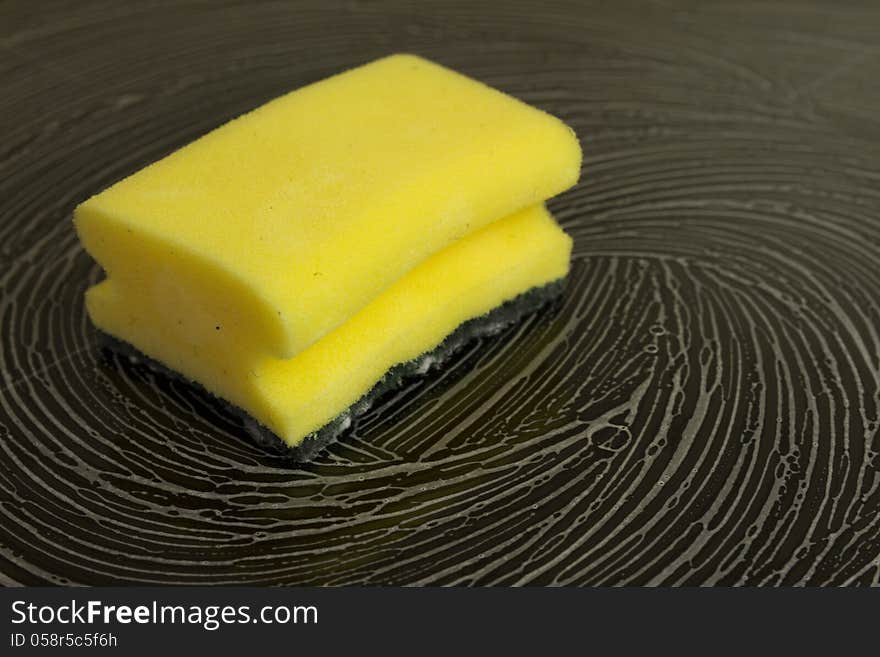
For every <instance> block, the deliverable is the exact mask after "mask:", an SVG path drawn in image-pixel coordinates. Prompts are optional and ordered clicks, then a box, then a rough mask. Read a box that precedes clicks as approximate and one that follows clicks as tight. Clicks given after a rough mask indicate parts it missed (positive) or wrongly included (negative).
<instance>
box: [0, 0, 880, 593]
mask: <svg viewBox="0 0 880 657" xmlns="http://www.w3.org/2000/svg"><path fill="white" fill-rule="evenodd" d="M672 4H673V8H674V11H670V7H666V6H663V5H659V4H658V5H657V6H653V5H652V6H651V7H648V8H645V6H644V5H640V6H638V7H636V6H635V5H632V6H630V5H628V4H627V3H621V4H619V5H616V8H614V9H612V8H609V7H607V6H602V5H599V4H596V5H595V6H589V5H587V4H583V3H581V4H579V5H569V4H565V3H560V4H558V5H553V6H548V7H547V8H546V10H545V11H542V12H541V13H540V14H536V13H535V12H534V10H532V9H530V8H529V6H528V5H527V4H522V5H521V4H518V3H511V4H508V5H505V8H504V10H503V11H501V10H499V11H495V12H489V11H483V10H481V9H478V8H474V7H472V6H471V5H470V3H464V2H462V3H443V4H442V5H438V6H436V7H433V8H432V9H431V10H430V11H429V10H425V9H424V6H425V5H424V4H422V3H420V4H419V5H418V7H419V8H421V9H417V8H416V6H415V5H409V4H406V3H389V4H385V5H384V6H383V7H382V8H381V9H380V8H377V7H374V6H373V5H371V4H368V3H357V2H353V3H348V4H345V5H343V6H341V7H340V8H339V10H338V11H337V10H327V9H321V8H320V4H319V3H315V4H314V5H313V6H311V5H309V6H306V7H303V8H301V9H300V10H299V11H296V12H293V11H291V10H290V8H289V7H284V6H279V5H269V4H265V5H263V4H261V5H251V4H248V3H241V4H238V3H232V4H231V5H229V7H228V8H227V9H226V10H225V11H224V12H210V11H208V10H207V9H206V8H203V7H198V6H189V5H181V4H173V5H170V6H166V7H152V8H146V7H142V8H140V9H139V10H137V11H136V10H134V9H132V8H121V7H119V5H116V4H106V3H101V2H90V3H78V4H77V6H76V8H73V9H72V8H70V7H68V8H67V13H66V14H63V13H61V12H62V10H61V9H59V10H57V11H58V13H57V15H56V14H55V13H54V11H55V10H52V9H47V10H46V12H45V15H43V16H42V19H41V20H40V21H39V22H37V21H36V20H35V19H34V17H33V16H30V15H29V14H28V13H27V11H26V10H25V9H22V10H21V11H20V12H17V11H16V6H15V5H14V4H13V5H10V6H8V7H6V8H4V9H3V10H2V11H9V12H10V20H9V21H8V22H7V23H6V24H5V26H4V27H2V28H0V52H2V54H3V55H4V56H3V57H2V58H0V79H2V80H3V82H4V89H6V90H7V93H5V94H3V95H0V118H2V119H3V120H2V122H0V124H2V131H3V132H2V137H3V139H2V142H0V174H2V175H0V289H2V324H0V326H2V330H0V376H2V378H0V527H2V530H0V578H2V581H3V582H4V583H7V584H16V583H21V584H53V583H54V584H58V583H73V584H116V583H147V584H150V583H199V584H202V583H205V584H300V585H302V584H446V585H487V584H545V585H567V584H667V585H668V584H834V585H844V584H846V585H854V584H862V585H877V584H878V583H880V437H878V421H880V297H878V293H877V290H880V192H878V191H877V182H878V180H880V173H878V171H877V169H876V162H877V161H878V160H877V157H876V156H877V154H878V152H880V126H878V123H877V122H876V121H877V120H876V117H873V115H872V114H871V113H870V112H869V111H868V109H867V108H870V107H876V102H875V103H874V104H873V105H872V104H871V101H872V100H873V101H880V94H878V92H877V91H876V89H874V90H873V91H872V89H871V88H870V87H869V86H867V85H865V84H863V83H864V81H865V80H869V79H873V78H872V77H871V76H870V75H868V73H866V71H873V72H874V73H876V72H877V64H878V61H880V56H878V57H875V56H874V55H875V54H876V53H874V52H873V51H872V50H871V48H872V45H871V43H870V41H871V39H872V38H874V37H873V33H872V32H871V31H868V30H867V27H865V28H864V29H860V28H859V25H864V26H867V25H871V24H872V23H871V21H872V20H873V21H874V22H873V25H876V24H877V23H876V19H877V18H878V16H877V13H876V11H874V10H871V9H870V8H867V9H865V10H864V12H865V15H856V14H855V13H853V14H852V15H849V16H847V17H845V18H846V21H849V22H851V23H852V25H851V26H850V28H848V29H846V30H843V27H839V28H838V27H836V24H835V23H833V22H830V23H829V22H828V21H827V20H826V19H827V15H826V14H827V11H830V10H825V13H823V11H820V10H819V9H816V10H814V11H811V9H810V8H811V7H812V5H811V4H809V3H803V4H802V6H801V11H799V12H798V13H797V15H795V16H794V17H792V16H791V15H790V14H787V13H785V12H781V10H779V7H777V5H779V6H782V5H785V3H774V4H773V6H771V7H768V8H766V9H761V7H758V6H752V5H750V7H751V10H750V11H754V12H757V13H758V14H760V12H761V11H766V15H759V16H757V17H754V18H749V19H747V18H736V17H732V16H729V15H727V14H725V13H724V12H725V9H723V8H721V9H700V8H698V7H696V6H695V5H694V4H693V3H687V2H683V3H672ZM25 5H26V3H21V6H22V7H24V6H25ZM872 11H874V13H873V14H870V12H872ZM780 12H781V13H780ZM841 20H842V21H843V19H841ZM846 21H843V22H846ZM846 24H847V25H849V23H846ZM835 29H841V30H842V33H836V32H835V31H834V30H835ZM817 35H819V36H821V37H822V38H818V37H817ZM742 43H748V44H749V47H748V48H742V47H739V45H738V44H740V45H741V44H742ZM817 49H818V50H820V51H821V52H820V53H819V54H817V53H816V50H817ZM399 50H414V51H417V52H420V53H421V54H424V55H425V56H428V57H431V58H435V59H437V60H438V61H441V62H443V63H446V64H448V65H450V66H453V67H455V68H459V69H461V70H463V71H465V72H467V73H470V74H472V75H475V76H477V77H479V78H481V79H483V80H485V81H486V82H487V83H489V84H492V85H495V86H498V87H500V88H502V89H505V90H506V91H509V92H511V93H513V94H515V95H517V96H519V97H521V98H523V99H524V100H526V101H528V102H531V103H533V104H536V105H538V106H541V107H543V108H545V109H547V110H548V111H551V112H553V113H555V114H557V115H559V116H560V117H562V118H563V119H564V120H566V121H567V122H568V123H570V124H571V125H573V126H574V127H575V129H576V130H577V132H578V134H579V135H580V136H581V138H582V140H583V143H584V149H585V154H586V158H585V162H584V175H583V181H582V183H581V184H580V185H579V186H578V187H577V188H576V189H574V190H573V191H571V192H569V193H567V194H565V195H563V196H562V197H560V198H558V199H555V200H554V201H553V202H552V203H551V208H552V209H553V211H554V212H555V213H556V215H557V216H558V218H559V219H560V221H561V222H562V223H563V225H564V226H565V228H566V229H567V230H568V231H569V232H570V233H571V234H572V235H573V237H574V238H575V251H574V255H573V268H572V273H571V277H570V280H569V282H568V287H567V290H566V293H565V295H564V297H563V299H562V300H561V301H560V302H559V303H557V304H556V305H555V306H553V307H552V308H551V309H549V310H548V311H547V312H544V313H542V314H541V315H538V316H534V317H531V318H529V319H528V320H526V321H525V322H523V323H521V324H520V325H517V326H514V327H510V328H508V329H506V330H504V331H503V332H502V333H501V334H500V335H497V336H493V337H491V338H486V339H482V340H479V341H477V342H474V343H472V344H470V345H469V346H468V347H467V348H466V349H465V350H464V351H463V352H462V353H460V354H458V355H457V356H456V357H455V358H454V359H453V361H451V362H450V363H448V365H447V366H446V367H445V368H443V369H442V370H441V371H439V372H434V373H432V374H430V375H429V376H427V377H426V378H424V379H420V380H417V381H413V382H411V383H409V384H408V385H407V386H406V387H405V388H404V389H403V390H401V391H399V392H397V393H394V394H390V395H387V396H385V397H383V398H382V399H381V400H380V402H379V403H378V404H377V405H376V407H374V408H373V409H372V410H371V411H370V412H369V413H368V414H367V415H365V416H363V417H362V418H360V420H359V421H358V422H357V423H356V425H355V426H354V427H353V429H352V430H351V432H350V433H349V434H348V435H347V436H346V437H345V438H344V439H343V440H341V441H340V442H338V443H337V444H335V445H333V446H332V447H331V448H330V449H329V450H328V451H326V452H324V453H323V454H322V455H321V456H320V457H319V458H317V459H316V460H315V462H314V463H311V464H308V465H305V466H296V467H291V466H290V465H288V464H286V463H285V462H284V461H283V460H281V459H279V458H277V457H273V456H268V455H266V454H264V453H262V452H261V451H260V450H259V449H258V448H257V447H255V446H254V445H253V444H251V443H250V442H249V441H248V440H247V438H246V436H245V431H244V429H243V427H242V426H241V423H240V421H239V420H238V419H236V417H235V416H234V415H232V414H231V413H229V412H228V411H227V410H226V409H224V408H223V406H222V405H221V404H219V403H217V402H216V401H214V400H213V399H211V398H210V397H208V396H206V395H204V394H202V393H200V392H199V391H197V390H195V389H194V388H192V387H191V386H188V385H186V384H183V383H181V382H179V381H176V380H171V379H168V378H165V377H163V376H161V375H159V374H156V373H154V372H152V371H151V370H149V369H148V368H146V367H144V366H141V365H138V364H133V363H130V362H129V361H128V360H127V359H125V358H124V357H121V356H119V355H115V354H113V353H109V352H106V351H101V350H100V349H99V348H98V346H97V334H96V331H95V330H94V328H93V327H92V326H91V325H90V324H89V321H88V319H87V317H86V316H85V314H84V309H83V307H82V295H83V292H84V291H85V289H86V288H87V287H88V286H89V285H90V284H92V283H94V282H95V281H96V280H98V278H99V277H100V272H99V270H98V269H97V267H96V266H95V265H94V264H93V263H92V262H91V261H90V260H89V258H88V257H87V256H86V255H85V254H84V253H83V252H82V250H81V248H80V246H79V245H78V243H77V240H76V237H75V235H74V234H73V230H72V227H71V224H70V212H71V209H72V208H73V206H74V205H75V204H76V203H77V202H78V201H80V200H82V199H83V198H85V197H87V196H88V195H89V194H91V193H94V192H96V191H98V190H99V189H101V188H103V187H105V186H106V185H108V184H110V183H112V182H113V181H114V180H116V179H118V178H120V177H121V176H123V175H125V174H127V173H129V172H131V171H134V170H136V169H138V168H139V167H141V166H143V165H144V164H146V163H148V162H150V161H152V160H154V159H156V158H157V157H159V156H161V155H163V154H165V153H167V152H169V151H171V150H173V149H174V148H176V147H178V146H180V145H182V144H184V143H186V142H187V141H189V140H191V139H192V138H194V137H195V136H197V135H198V134H201V133H203V132H204V131H206V130H208V129H210V128H211V127H213V126H215V125H217V124H219V123H220V122H222V121H224V120H226V119H228V118H230V117H232V116H235V115H236V114H237V113H240V112H242V111H244V110H246V109H248V108H250V107H253V106H255V105H257V104H259V103H261V102H263V101H265V100H267V99H269V98H271V97H273V96H275V95H278V94H280V93H283V92H284V91H287V90H289V89H291V88H294V87H297V86H300V85H302V84H305V83H307V82H310V81H312V80H315V79H318V78H320V77H323V76H324V75H327V74H329V73H332V72H334V71H337V70H339V69H341V68H345V67H348V66H351V65H354V64H356V63H359V62H363V61H366V60H368V59H371V58H373V57H376V56H380V55H382V54H385V53H387V52H390V51H399ZM872 53H873V54H872ZM819 55H821V56H819ZM872 58H873V59H872ZM871 93H873V97H871V96H870V94H871ZM872 121H873V122H872Z"/></svg>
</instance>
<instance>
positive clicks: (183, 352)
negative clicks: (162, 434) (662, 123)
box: [87, 206, 571, 446]
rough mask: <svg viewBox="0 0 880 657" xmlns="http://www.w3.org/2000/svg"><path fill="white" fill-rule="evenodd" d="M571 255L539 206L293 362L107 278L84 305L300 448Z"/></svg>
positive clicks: (437, 262)
mask: <svg viewBox="0 0 880 657" xmlns="http://www.w3.org/2000/svg"><path fill="white" fill-rule="evenodd" d="M570 251H571V239H570V238H569V237H568V236H567V235H566V234H565V233H564V232H563V231H562V230H561V229H560V228H559V227H558V226H557V225H556V223H555V221H554V220H553V218H552V217H551V216H550V214H549V213H548V212H547V211H546V209H544V207H543V206H536V207H532V208H529V209H526V210H524V211H520V212H518V213H515V214H514V215H512V216H510V217H507V218H505V219H502V220H499V221H496V222H494V223H492V224H490V225H489V226H487V227H485V228H482V229H481V230H479V231H476V232H474V233H472V234H471V235H469V236H467V237H465V238H462V239H461V240H458V241H457V242H456V243H455V244H453V245H451V246H448V247H447V248H445V249H443V250H442V251H440V252H439V253H437V254H435V255H433V256H431V257H429V258H428V259H426V260H425V261H423V262H422V263H420V264H419V265H418V266H417V267H415V268H414V269H413V270H412V271H411V272H409V273H408V274H406V275H405V276H403V277H402V278H401V279H400V280H398V281H397V282H396V283H394V284H393V285H391V286H390V287H389V288H388V289H387V290H385V291H384V292H383V293H382V294H380V295H379V296H378V297H376V298H375V299H374V300H373V301H372V302H371V303H369V304H368V305H367V306H366V307H365V308H363V309H362V310H360V311H359V312H357V313H356V314H355V315H354V316H353V317H352V318H351V319H350V320H349V321H347V322H346V323H344V324H343V325H342V326H340V327H338V328H337V329H335V330H334V331H332V332H330V333H329V334H327V335H326V336H324V337H323V338H321V339H320V340H318V341H317V342H315V343H314V344H312V345H311V346H310V347H308V348H307V349H305V350H304V351H302V352H300V353H299V354H298V355H296V356H295V357H293V358H288V359H280V358H276V357H273V356H269V355H267V354H265V353H263V352H259V351H255V350H254V349H252V348H251V347H252V345H250V344H249V343H248V342H247V341H246V340H244V341H242V340H241V339H240V338H241V336H240V335H239V334H238V333H232V332H229V331H225V330H217V329H216V327H215V326H213V325H209V324H208V323H206V322H201V323H192V324H189V325H186V324H185V323H184V322H182V321H181V317H182V316H183V315H186V314H187V313H189V312H190V311H191V309H190V308H188V307H186V306H178V307H176V308H175V310H174V311H173V312H167V304H168V299H167V294H168V290H166V289H163V288H151V287H150V286H146V287H139V286H138V285H135V284H133V283H131V282H129V281H125V282H123V281H120V280H116V279H114V278H111V279H109V280H106V281H104V282H103V283H100V284H98V285H97V286H95V287H94V288H92V289H91V290H89V292H88V295H87V304H88V310H89V314H90V315H91V317H92V319H93V320H94V322H95V323H96V324H97V325H98V327H100V328H101V329H103V330H104V331H106V332H108V333H110V334H111V335H114V336H117V337H120V338H121V339H123V340H126V341H129V342H131V343H132V344H134V345H135V346H136V347H137V348H138V349H139V350H140V351H142V352H144V353H145V354H146V355H148V356H150V357H152V358H154V359H156V360H158V361H159V362H160V363H163V364H165V365H166V366H168V367H170V368H171V369H173V370H175V371H177V372H179V373H181V374H182V375H184V376H186V377H188V378H190V379H193V380H195V381H198V382H200V383H201V384H202V385H203V386H204V387H205V388H207V389H208V390H209V391H210V392H212V393H214V394H216V395H218V396H219V397H221V398H223V399H226V400H227V401H229V402H232V403H233V404H235V405H236V406H238V407H240V408H242V409H244V410H245V411H247V412H248V414H249V415H251V416H252V417H253V418H254V419H256V420H257V421H258V422H259V423H260V424H262V425H264V426H265V427H268V428H269V429H271V430H272V431H273V432H274V433H275V434H276V435H277V436H279V437H280V438H281V439H282V440H284V441H285V442H286V443H287V444H288V445H289V446H297V445H299V444H300V443H301V442H302V440H303V439H304V438H305V437H306V436H307V435H309V434H310V433H312V432H313V431H315V430H317V429H319V428H321V427H322V426H323V425H325V424H327V423H328V422H329V421H331V420H333V419H334V418H335V417H337V416H338V415H339V414H340V413H342V412H344V411H345V410H346V409H347V408H348V407H350V406H351V405H352V404H354V403H355V402H357V401H358V400H359V399H360V398H361V396H362V395H363V394H364V393H365V392H367V391H368V390H369V389H370V388H371V387H372V386H373V385H374V384H375V383H376V382H377V381H379V380H380V379H381V378H382V376H383V375H384V374H385V373H386V372H387V371H388V370H389V369H391V368H392V367H393V366H394V365H396V364H398V363H402V362H406V361H408V360H411V359H414V358H416V357H418V356H420V355H421V354H424V353H425V352H428V351H430V350H431V349H433V348H434V347H436V346H437V345H438V344H440V343H441V342H442V341H443V339H444V338H445V337H446V336H447V335H449V334H450V333H451V332H452V331H453V330H454V329H455V328H456V327H458V326H460V325H461V324H462V323H464V322H465V321H467V320H469V319H471V318H475V317H479V316H481V315H483V314H485V313H487V312H489V311H490V310H492V309H493V308H495V307H496V306H498V305H499V304H501V303H503V302H504V301H507V300H509V299H512V298H514V297H516V296H517V295H519V294H521V293H523V292H526V291H527V290H530V289H533V288H536V287H540V286H543V285H546V284H547V283H551V282H553V281H557V280H559V279H561V278H563V277H564V276H565V275H566V273H567V272H568V267H569V255H570ZM205 319H207V318H205ZM195 327H201V328H199V329H198V330H197V329H196V328H195Z"/></svg>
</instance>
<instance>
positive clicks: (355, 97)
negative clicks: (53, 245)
mask: <svg viewBox="0 0 880 657" xmlns="http://www.w3.org/2000/svg"><path fill="white" fill-rule="evenodd" d="M580 163H581V150H580V146H579V144H578V141H577V138H576V137H575V135H574V133H573V132H572V130H571V129H570V128H568V127H567V126H566V125H565V124H563V123H562V122H561V121H559V120H558V119H556V118H554V117H552V116H550V115H548V114H546V113H544V112H542V111H540V110H538V109H536V108H533V107H531V106H529V105H527V104H525V103H523V102H521V101H519V100H516V99H514V98H512V97H510V96H508V95H505V94H504V93H502V92H500V91H497V90H494V89H492V88H490V87H488V86H486V85H484V84H482V83H480V82H477V81H475V80H472V79H470V78H468V77H465V76H463V75H460V74H458V73H456V72H453V71H451V70H449V69H446V68H444V67H442V66H439V65H437V64H434V63H432V62H429V61H427V60H425V59H422V58H419V57H416V56H412V55H393V56H390V57H387V58H384V59H380V60H377V61H375V62H372V63H370V64H367V65H365V66H362V67H359V68H356V69H352V70H350V71H347V72H344V73H341V74H339V75H336V76H333V77H330V78H328V79H325V80H322V81H319V82H316V83H314V84H311V85H309V86H306V87H304V88H301V89H299V90H297V91H294V92H292V93H289V94H287V95H285V96H282V97H280V98H277V99H276V100H273V101H271V102H269V103H267V104H265V105H263V106H261V107H259V108H257V109H256V110H254V111H252V112H250V113H248V114H246V115H244V116H241V117H239V118H237V119H235V120H233V121H231V122H229V123H227V124H225V125H223V126H221V127H220V128H218V129H216V130H214V131H213V132H210V133H209V134H207V135H205V136H203V137H201V138H200V139H198V140H196V141H194V142H193V143H191V144H189V145H187V146H185V147H183V148H182V149H180V150H178V151H176V152H175V153H172V154H171V155H169V156H168V157H166V158H164V159H162V160H160V161H158V162H156V163H154V164H152V165H150V166H148V167H146V168H145V169H143V170H141V171H139V172H137V173H135V174H133V175H131V176H130V177H128V178H126V179H124V180H122V181H120V182H118V183H116V184H115V185H113V186H112V187H110V188H109V189H107V190H105V191H103V192H101V193H99V194H97V195H96V196H93V197H92V198H90V199H88V200H87V201H85V202H84V203H82V204H81V205H80V206H79V207H78V208H77V209H76V211H75V215H74V218H75V225H76V228H77V231H78V233H79V236H80V238H81V240H82V242H83V244H84V246H85V248H86V250H87V251H89V253H91V254H92V255H93V256H94V257H95V259H96V260H97V261H98V262H100V263H101V265H102V266H103V267H104V269H105V270H106V271H107V273H108V276H109V278H110V279H111V280H117V281H118V282H119V283H120V284H121V285H122V286H125V287H130V288H134V287H138V288H141V289H146V288H157V289H159V290H163V291H165V292H167V296H166V297H165V301H164V302H162V303H161V304H159V305H157V307H156V311H157V312H160V313H174V311H175V309H176V308H177V307H178V306H180V305H184V306H194V307H197V308H198V309H199V312H193V313H192V314H190V315H186V316H183V317H180V318H179V319H180V321H181V322H182V324H183V329H182V330H186V331H190V332H193V333H201V332H202V329H203V328H204V326H210V327H211V328H212V329H213V327H214V326H217V325H221V326H223V327H224V330H232V328H233V327H234V328H235V329H236V330H238V332H239V335H240V337H241V338H242V339H247V340H250V341H252V342H253V343H254V346H255V348H256V347H257V346H259V347H260V348H263V349H265V350H267V351H269V352H270V353H272V354H273V355H275V356H278V357H289V356H292V355H294V354H296V353H298V352H299V351H301V350H302V349H304V348H306V347H307V346H308V345H310V344H312V343H313V342H314V341H315V340H317V339H319V338H320V337H322V336H323V335H326V334H327V333H328V332H329V331H331V330H333V329H334V328H336V327H337V326H339V325H340V324H342V323H343V322H345V321H346V320H347V319H348V318H350V317H351V316H352V315H354V313H355V312H357V311H358V310H359V309H361V308H363V307H364V306H365V305H366V304H367V303H369V302H370V301H371V300H372V299H374V298H375V297H376V296H377V295H378V294H379V293H380V292H381V291H382V290H384V289H386V288H387V287H388V286H389V285H391V284H392V283H393V282H394V281H396V280H398V279H399V278H400V277H401V276H403V275H404V274H405V273H406V272H408V271H409V270H410V269H412V268H413V267H414V266H416V265H417V264H418V263H419V262H421V261H422V260H424V259H425V258H426V257H428V256H429V255H431V254H432V253H435V252H437V251H438V250H440V249H442V248H444V247H446V246H448V245H449V244H451V243H453V242H455V241H456V240H458V239H460V238H461V237H463V236H464V235H466V234H468V233H470V232H472V231H474V230H477V229H479V228H480V227H482V226H485V225H486V224H488V223H490V222H492V221H495V220H497V219H498V218H500V217H504V216H507V215H509V214H511V213H513V212H515V211H517V210H520V209H524V208H526V207H529V206H532V205H535V204H537V203H540V202H542V201H544V200H546V199H547V198H549V197H551V196H553V195H555V194H557V193H559V192H561V191H563V190H564V189H566V188H568V187H570V186H571V185H573V184H574V183H575V182H576V180H577V178H578V175H579V173H580ZM244 327H247V330H246V331H245V330H244Z"/></svg>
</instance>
